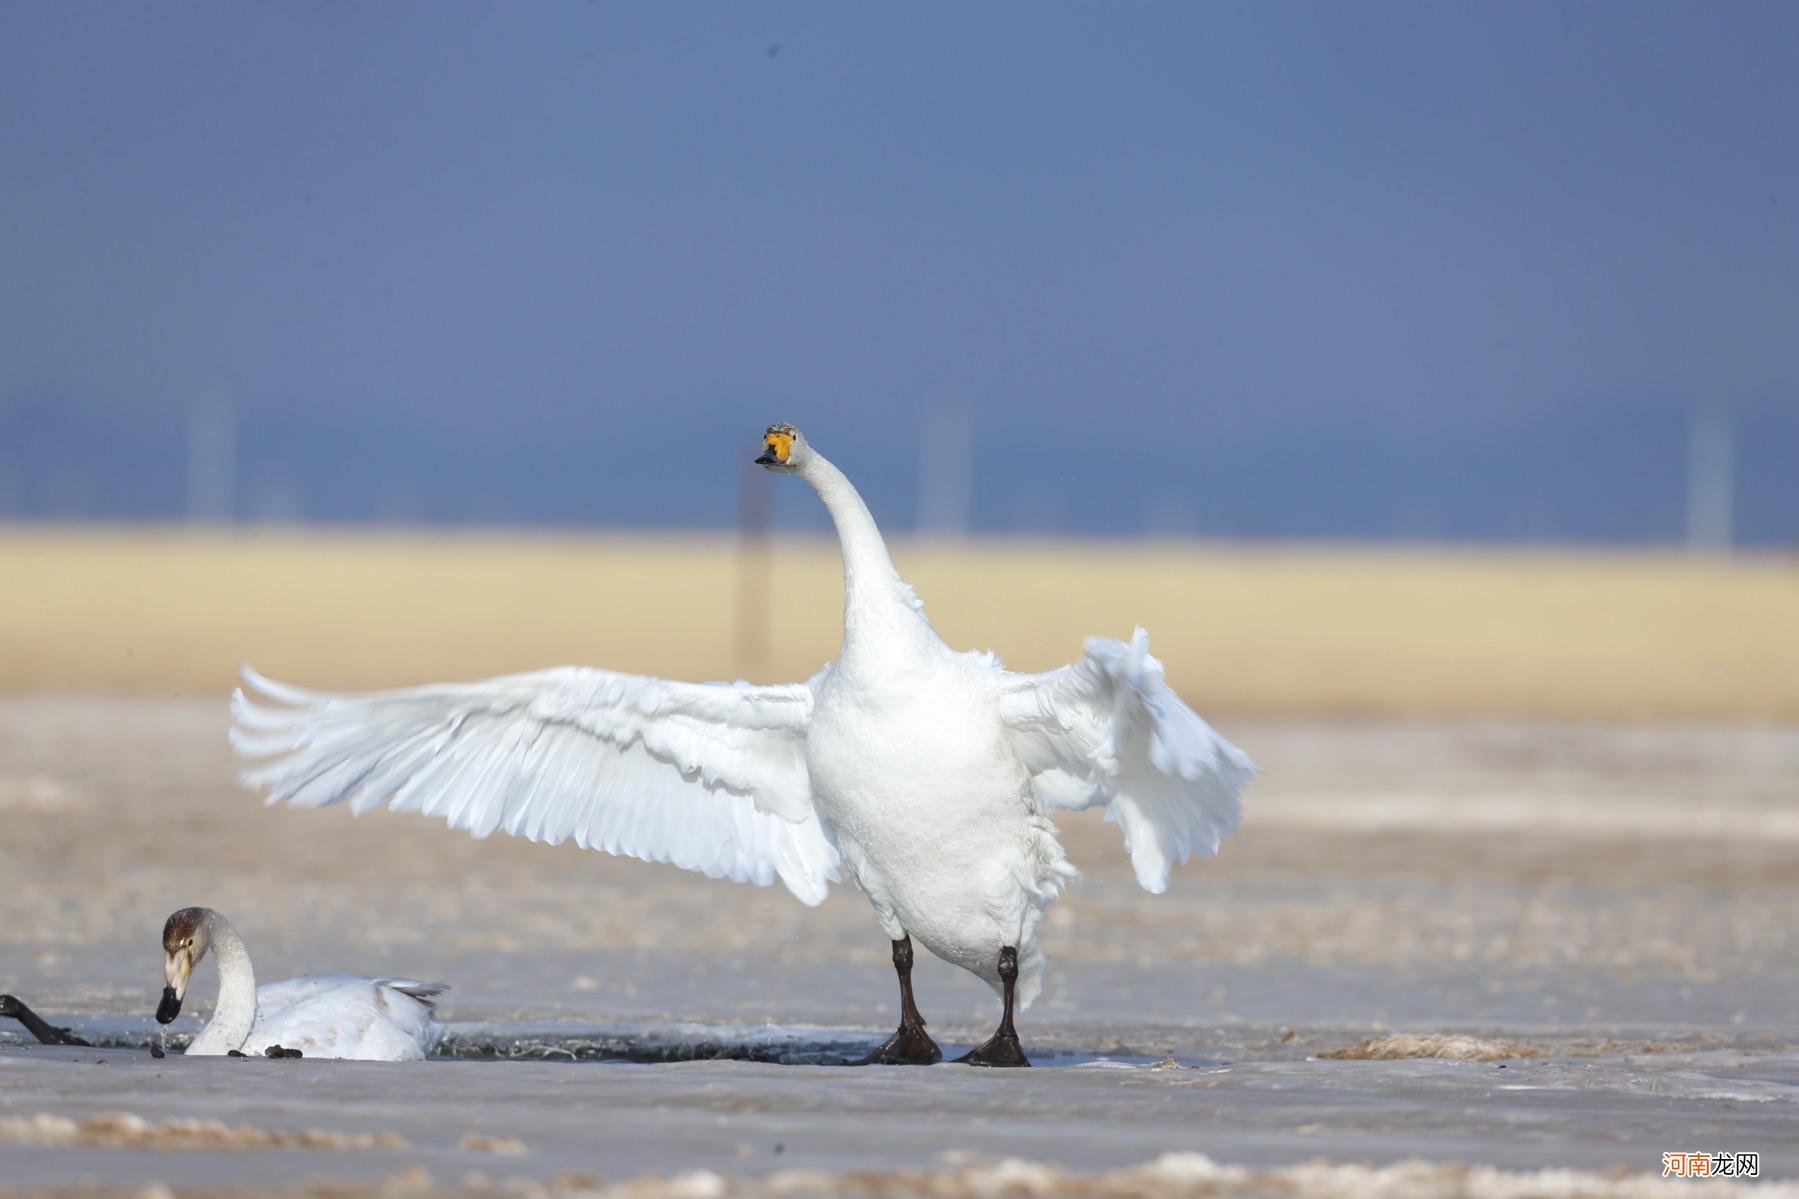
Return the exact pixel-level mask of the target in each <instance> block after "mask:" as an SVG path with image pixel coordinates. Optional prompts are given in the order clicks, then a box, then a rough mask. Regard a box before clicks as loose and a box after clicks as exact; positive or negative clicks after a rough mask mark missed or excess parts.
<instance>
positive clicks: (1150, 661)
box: [1000, 628, 1256, 893]
mask: <svg viewBox="0 0 1799 1199" xmlns="http://www.w3.org/2000/svg"><path fill="white" fill-rule="evenodd" d="M1086 650H1087V654H1086V656H1085V657H1083V658H1082V659H1081V660H1080V661H1078V662H1076V663H1074V664H1072V665H1070V666H1064V667H1062V668H1060V669H1058V670H1052V671H1049V672H1048V673H1045V674H1015V675H1008V676H1007V678H1006V682H1005V685H1004V687H1003V689H1002V692H1001V695H1000V718H1001V719H1002V720H1003V721H1004V722H1005V724H1006V728H1007V730H1008V732H1009V734H1010V736H1011V740H1012V744H1013V746H1014V747H1015V748H1016V750H1017V752H1018V756H1019V758H1020V759H1021V760H1023V762H1024V763H1025V766H1026V767H1027V768H1028V769H1029V770H1030V772H1031V779H1032V786H1033V788H1034V790H1035V791H1036V793H1037V798H1038V800H1039V802H1041V803H1042V804H1043V806H1044V807H1045V808H1048V809H1059V810H1064V811H1074V812H1079V811H1084V810H1085V809H1087V808H1089V807H1092V806H1093V805H1094V804H1104V805H1105V806H1106V808H1107V811H1106V819H1107V820H1108V821H1110V822H1112V823H1114V824H1117V825H1118V826H1119V828H1120V829H1121V830H1122V831H1123V833H1124V843H1125V848H1126V850H1127V851H1128V852H1129V853H1130V855H1131V866H1132V868H1133V869H1134V870H1135V871H1136V874H1137V881H1138V883H1139V884H1141V886H1142V887H1143V889H1144V890H1146V891H1153V892H1157V893H1160V892H1162V891H1165V890H1167V889H1168V876H1169V872H1170V870H1171V869H1172V868H1173V866H1174V864H1175V863H1176V862H1182V863H1184V862H1186V861H1187V860H1188V858H1190V857H1191V856H1192V855H1193V854H1196V853H1197V854H1198V855H1199V856H1201V857H1210V856H1211V855H1212V854H1215V853H1217V852H1218V846H1219V843H1220V842H1221V841H1223V840H1224V838H1225V837H1227V836H1229V835H1230V833H1231V832H1232V831H1234V830H1235V829H1236V827H1237V822H1238V821H1239V820H1240V819H1241V818H1242V815H1243V804H1242V801H1241V800H1240V799H1239V795H1240V793H1241V792H1242V790H1243V787H1244V786H1245V785H1246V784H1247V783H1248V782H1249V780H1250V779H1251V778H1253V777H1254V776H1255V769H1256V768H1255V764H1254V763H1252V762H1251V761H1250V760H1249V758H1248V757H1247V756H1246V755H1244V753H1243V752H1242V751H1241V750H1239V749H1238V748H1237V747H1236V746H1234V745H1232V744H1231V743H1230V742H1229V741H1226V740H1225V739H1224V738H1223V737H1220V736H1219V735H1218V734H1217V733H1216V732H1215V731H1213V729H1212V726H1211V725H1209V724H1207V723H1206V722H1205V721H1204V720H1202V719H1200V717H1199V714H1198V713H1196V712H1194V711H1193V709H1192V708H1189V707H1188V706H1187V705H1186V704H1185V703H1183V702H1182V701H1181V698H1180V696H1178V695H1176V694H1175V693H1174V691H1173V690H1172V689H1170V688H1169V686H1168V684H1167V683H1166V682H1164V681H1163V677H1162V664H1161V663H1160V662H1159V661H1157V660H1156V659H1155V658H1154V657H1152V656H1150V653H1149V634H1148V633H1146V632H1144V631H1143V630H1142V629H1141V628H1139V629H1137V630H1136V632H1135V633H1134V634H1133V635H1132V637H1131V643H1130V644H1129V645H1125V644H1124V643H1123V642H1120V641H1114V640H1112V639H1111V638H1109V637H1091V638H1089V639H1088V640H1087V642H1086Z"/></svg>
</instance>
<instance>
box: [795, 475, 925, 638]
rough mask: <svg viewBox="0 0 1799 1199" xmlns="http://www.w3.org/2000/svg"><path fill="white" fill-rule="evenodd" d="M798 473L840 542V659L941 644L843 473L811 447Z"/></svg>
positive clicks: (879, 531) (859, 497)
mask: <svg viewBox="0 0 1799 1199" xmlns="http://www.w3.org/2000/svg"><path fill="white" fill-rule="evenodd" d="M798 474H799V475H800V477H801V478H803V479H805V480H806V482H808V483H810V484H812V488H813V490H814V491H816V492H818V498H819V499H821V500H823V501H824V505H825V511H827V512H829V513H830V514H831V523H832V524H834V525H836V526H837V540H838V541H839V542H840V543H841V544H842V546H843V659H844V664H845V665H846V666H848V665H849V664H850V663H851V661H852V660H853V659H855V658H857V657H861V656H864V655H866V654H868V653H870V652H873V651H875V650H876V649H877V648H878V647H881V646H896V645H897V646H900V647H905V648H911V647H913V646H915V645H916V644H918V643H919V642H921V641H922V642H924V643H927V644H928V643H935V644H938V645H941V644H942V643H941V642H940V641H938V639H937V635H936V632H935V630H933V629H932V628H931V622H930V621H929V620H927V619H925V615H924V612H923V611H921V610H920V608H919V604H918V597H917V596H916V595H915V594H914V593H913V591H912V588H911V587H909V586H907V584H906V582H905V580H904V579H901V578H900V576H899V571H897V570H895V569H894V568H893V559H892V558H890V557H888V555H887V542H886V541H885V540H883V539H882V537H881V530H880V529H879V528H878V527H876V525H875V518H874V517H873V516H872V515H871V514H870V513H869V511H868V505H867V504H864V503H863V502H862V497H861V496H860V495H858V494H857V492H856V489H855V487H854V486H853V485H852V484H851V483H850V481H849V478H848V477H847V476H846V475H845V474H844V473H843V472H842V471H840V470H838V469H837V468H836V467H835V466H833V465H831V463H830V461H829V460H828V459H827V458H825V457H824V455H822V454H820V453H818V452H817V451H816V450H813V451H811V452H810V453H808V454H807V456H806V459H805V461H804V463H803V464H802V465H801V466H800V468H799V470H798Z"/></svg>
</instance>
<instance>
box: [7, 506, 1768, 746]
mask: <svg viewBox="0 0 1799 1199" xmlns="http://www.w3.org/2000/svg"><path fill="white" fill-rule="evenodd" d="M895 555H896V558H897V560H898V563H899V566H900V569H901V571H902V573H904V574H905V575H906V576H907V578H909V579H910V580H911V581H912V582H913V583H914V584H915V585H916V586H917V588H918V590H919V593H920V594H921V595H922V596H923V597H924V599H925V601H926V603H927V605H928V607H929V610H930V613H931V616H932V619H933V620H934V621H935V622H936V624H937V627H938V628H939V630H941V632H942V633H943V635H944V636H945V638H946V639H948V640H949V641H950V642H951V643H952V644H955V645H961V646H969V647H985V648H991V649H993V650H995V651H996V652H998V653H999V654H1000V655H1001V656H1002V657H1003V658H1004V659H1005V660H1006V661H1007V662H1008V664H1010V665H1012V666H1013V667H1015V668H1018V669H1042V668H1047V667H1050V666H1054V665H1057V664H1060V663H1062V662H1066V661H1068V660H1069V659H1070V658H1072V657H1073V656H1074V655H1076V654H1077V653H1078V652H1079V645H1080V639H1081V638H1082V637H1083V636H1087V635H1091V634H1109V635H1112V636H1128V635H1129V633H1130V630H1131V626H1132V624H1133V623H1141V624H1143V625H1144V626H1145V627H1147V628H1148V629H1149V630H1150V631H1151V633H1152V637H1153V646H1154V650H1155V652H1156V654H1157V655H1158V656H1160V657H1161V658H1162V659H1163V660H1164V661H1165V662H1166V663H1167V665H1168V671H1169V675H1170V678H1171V680H1172V681H1173V682H1174V684H1175V685H1176V687H1177V688H1179V689H1180V690H1181V691H1182V693H1183V694H1184V695H1186V696H1187V697H1189V698H1190V699H1191V700H1192V701H1193V702H1194V703H1195V705H1196V706H1198V707H1200V708H1201V710H1203V711H1207V712H1213V713H1221V714H1225V715H1259V716H1282V715H1355V716H1382V717H1393V716H1400V717H1450V718H1479V717H1491V718H1533V717H1534V718H1544V719H1574V720H1587V721H1601V722H1624V721H1640V720H1653V721H1675V720H1679V721H1707V722H1717V721H1724V722H1732V723H1739V722H1776V723H1792V722H1794V721H1799V561H1796V560H1794V559H1791V558H1774V557H1766V558H1754V557H1751V558H1740V559H1736V560H1730V561H1721V560H1704V559H1695V558H1691V557H1688V556H1685V555H1682V554H1678V553H1673V552H1667V553H1629V554H1627V553H1619V552H1598V551H1558V552H1548V551H1516V550H1480V551H1476V550H1447V549H1444V550H1437V549H1422V548H1411V549H1372V548H1320V547H1306V546H1294V547H1279V548H1273V547H1243V546H1233V545H1224V544H1198V543H1190V544H1189V543H1166V542H1164V543H1157V544H1148V543H1140V542H1133V543H1123V544H1102V543H1093V542H1084V543H1083V542H1074V543H1053V544H1052V543H1034V544H1033V543H1016V542H974V543H968V544H959V545H944V544H940V543H912V544H908V543H904V542H902V543H900V544H898V545H897V546H896V549H895ZM838 569H839V567H838V556H837V549H836V546H835V544H834V543H833V542H831V541H829V540H826V539H822V538H814V537H786V538H782V539H780V540H778V541H777V543H776V544H775V546H774V548H773V549H772V550H771V551H770V552H769V553H768V554H767V555H760V554H746V553H745V552H744V551H743V550H742V549H741V548H740V547H739V545H738V544H737V543H736V542H734V541H732V540H731V539H729V538H724V537H717V536H700V535H695V536H659V537H650V536H625V535H552V534H542V533H506V532H488V533H479V534H463V533H421V532H412V533H385V532H384V533H357V532H347V531H327V532H300V531H288V530H283V531H246V532H239V533H222V532H221V533H208V534H196V533H190V532H185V531H179V530H117V529H101V530H80V529H76V530H17V529H15V530H10V531H0V579H3V580H4V582H5V585H4V587H3V588H0V647H3V649H4V652H3V653H0V688H3V689H8V690H13V691H31V692H100V691H105V692H118V691H133V692H147V693H161V692H187V693H205V692H208V691H212V692H219V691H223V690H224V689H226V688H227V687H228V686H229V685H230V682H231V677H232V674H233V671H234V670H235V669H236V667H237V666H238V664H239V663H240V662H245V661H248V662H253V663H255V665H256V666H257V667H258V668H259V669H262V670H264V671H265V672H268V673H270V674H272V675H275V676H277V677H281V678H285V679H289V680H293V681H296V682H301V683H306V684H313V685H318V686H323V687H380V686H393V685H398V684H404V683H414V682H423V681H431V680H448V679H454V678H468V677H479V676H485V675H491V674H499V673H508V672H512V671H520V670H528V669H534V668H537V667H542V666H550V665H558V664H563V663H571V662H578V663H590V664H597V665H605V666H609V667H612V668H615V669H619V670H627V671H636V672H643V673H653V674H660V675H668V676H672V677H677V678H693V679H706V678H719V677H727V676H743V677H749V678H753V679H758V680H778V679H801V678H805V677H807V676H808V675H809V674H810V673H811V672H813V671H814V670H816V669H817V668H818V667H819V665H821V664H822V663H823V662H825V661H826V660H827V659H829V658H830V657H831V656H832V655H833V653H834V652H835V650H836V644H837V636H838V627H839V625H838V619H839V612H838V605H839V603H840V602H841V594H842V592H841V585H840V583H839V579H838ZM758 597H760V598H758ZM746 605H747V608H746ZM746 610H747V612H748V613H749V615H748V616H745V615H743V614H742V613H743V612H745V611H746ZM758 613H759V614H760V615H758Z"/></svg>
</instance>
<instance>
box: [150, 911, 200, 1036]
mask: <svg viewBox="0 0 1799 1199" xmlns="http://www.w3.org/2000/svg"><path fill="white" fill-rule="evenodd" d="M209 914H210V913H208V912H207V910H206V909H205V908H182V909H181V910H180V911H179V912H176V913H175V914H174V915H173V916H170V917H169V919H168V922H167V923H165V924H164V925H163V926H162V954H163V961H162V977H163V982H164V984H165V985H164V987H163V989H162V1002H161V1003H159V1004H157V1005H156V1019H157V1022H158V1023H160V1024H167V1023H168V1022H169V1021H171V1020H173V1019H174V1018H175V1017H176V1016H179V1015H180V1014H181V1001H182V999H183V998H185V997H186V996H187V979H188V976H189V975H190V974H192V973H193V972H194V967H195V966H198V965H199V964H200V959H201V958H203V957H205V956H206V951H207V950H208V949H210V948H212V932H211V930H210V929H209V928H208V927H207V920H206V917H207V916H208V915H209Z"/></svg>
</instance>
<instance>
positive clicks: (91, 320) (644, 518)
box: [0, 2, 1799, 545]
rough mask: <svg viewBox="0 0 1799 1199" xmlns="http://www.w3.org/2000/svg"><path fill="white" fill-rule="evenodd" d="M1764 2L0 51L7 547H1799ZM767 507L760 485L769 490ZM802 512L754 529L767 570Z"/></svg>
mask: <svg viewBox="0 0 1799 1199" xmlns="http://www.w3.org/2000/svg"><path fill="white" fill-rule="evenodd" d="M1796 46H1799V7H1795V6H1792V5H1781V4H1767V5H1755V4H1730V3H1726V4H1719V5H1696V4H1637V3H1633V4H1608V5H1593V4H1582V3H1575V2H1569V3H1562V4H1555V3H1544V4H1504V5H1502V4H1481V5H1451V4H1372V5H1363V4H1358V5H1348V4H1316V5H1278V4H1228V5H1227V4H1168V5H1156V4H1142V5H1131V6H1116V5H1098V4H1080V5H1073V4H1060V5H1038V4H1028V5H1027V4H982V5H933V4H917V3H906V4H817V5H783V4H758V5H723V4H718V5H701V4H680V5H638V6H622V5H610V4H567V5H555V4H538V5H530V6H521V5H500V4H453V3H434V4H413V5H408V4H384V5H362V4H352V3H337V2H322V3H310V4H293V5H277V4H242V3H231V4H225V3H220V4H198V3H188V4H171V5H155V6H151V5H132V4H123V3H120V4H110V5H93V4H82V3H54V4H51V3H28V2H21V3H14V4H11V5H9V6H8V7H7V9H6V11H5V14H4V36H0V174H3V179H4V185H3V186H0V328H4V329H5V330H6V336H5V339H4V343H3V344H4V348H3V349H0V421H4V424H5V426H6V428H7V431H8V436H7V437H6V438H5V439H4V440H5V443H6V444H5V445H4V446H0V511H12V512H14V513H19V514H24V515H28V516H30V515H43V514H51V513H64V514H76V515H80V514H87V515H101V516H118V515H128V516H148V517H171V516H175V515H178V514H179V513H180V512H181V511H182V508H183V504H184V502H185V501H184V495H185V492H184V483H183V479H184V475H185V465H186V450H185V437H186V427H187V421H188V412H189V409H190V407H191V405H192V404H193V403H194V402H195V399H196V397H199V396H208V395H210V396H223V397H228V398H229V399H230V401H231V403H233V404H234V405H235V406H236V408H237V411H238V414H239V415H238V420H239V426H238V444H239V447H240V455H241V466H240V479H239V488H238V492H239V501H238V502H239V507H240V511H241V512H242V513H243V514H244V515H246V516H249V515H255V514H257V513H260V512H293V511H298V512H299V513H301V514H303V515H306V516H309V517H312V518H317V519H335V520H342V519H367V518H371V517H381V516H387V517H396V518H406V519H426V520H433V521H442V522H448V523H457V522H463V521H470V520H506V521H543V522H554V523H576V524H624V525H645V526H664V525H682V526H700V525H715V524H728V523H730V522H731V521H732V520H734V519H735V516H736V512H737V504H738V496H739V493H740V488H741V475H740V471H741V467H742V462H743V459H745V458H746V457H747V456H750V455H751V454H753V452H754V445H755V441H756V436H757V433H758V432H759V430H760V428H761V427H762V426H763V425H765V424H767V423H768V422H769V421H772V420H791V421H793V422H795V423H797V424H799V425H800V426H801V427H802V428H804V429H805V430H806V431H807V433H808V435H809V436H810V437H811V438H812V440H813V441H814V442H815V443H816V444H818V445H819V446H820V447H821V448H822V449H823V450H824V451H825V452H826V453H828V454H830V455H831V456H832V457H833V458H834V459H836V460H837V461H838V462H839V463H840V464H841V465H843V466H844V467H845V468H846V469H847V470H848V471H849V472H850V473H851V475H852V477H854V478H855V479H856V480H857V482H858V483H859V484H860V485H861V486H862V487H863V488H864V490H865V492H866V493H867V494H868V496H869V499H870V502H871V505H872V506H873V507H874V508H875V509H876V513H877V516H879V517H881V518H882V519H883V520H884V521H885V522H886V523H888V524H890V525H892V526H894V527H896V528H904V527H907V526H908V525H910V524H911V523H912V522H913V521H914V519H915V516H916V513H917V510H918V496H917V490H918V478H919V470H920V466H919V461H920V455H921V454H922V453H928V452H931V448H932V444H933V440H934V439H935V438H940V437H942V436H945V435H946V430H947V435H953V436H956V437H960V436H961V434H960V433H958V432H956V430H957V428H958V426H957V425H956V423H955V422H953V421H940V422H936V423H933V422H932V421H931V420H930V419H929V414H930V413H931V412H932V411H934V410H943V409H955V408H965V409H966V410H968V412H969V413H970V428H971V432H970V433H969V434H968V436H970V437H971V438H972V443H973V462H974V465H975V479H974V485H973V497H972V507H973V520H974V523H975V525H976V527H977V528H980V529H987V530H993V531H1004V530H1008V529H1024V530H1029V531H1033V532H1080V533H1089V534H1102V535H1113V534H1132V533H1136V532H1140V531H1142V530H1144V529H1145V528H1155V529H1159V530H1168V531H1188V532H1198V533H1206V534H1213V535H1222V536H1262V535H1275V536H1352V537H1380V536H1390V535H1396V536H1408V537H1457V538H1461V537H1467V538H1503V537H1524V538H1533V539H1541V538H1573V539H1579V540H1623V541H1644V540H1650V541H1653V540H1667V539H1671V538H1675V537H1677V536H1678V535H1679V533H1680V530H1681V528H1682V519H1683V518H1682V505H1683V496H1682V488H1683V486H1684V471H1685V462H1686V450H1685V445H1684V438H1685V430H1686V420H1687V414H1688V412H1689V411H1690V410H1691V408H1692V406H1693V405H1694V404H1695V403H1698V402H1701V401H1706V400H1710V401H1715V402H1718V403H1722V404H1725V405H1727V406H1728V407H1729V409H1730V411H1731V413H1732V417H1733V421H1734V424H1735V427H1736V429H1737V432H1738V435H1739V436H1738V465H1739V479H1738V492H1737V500H1738V511H1739V527H1740V529H1741V531H1742V534H1743V535H1744V537H1745V538H1746V539H1747V540H1750V541H1752V542H1755V543H1760V544H1783V545H1792V544H1795V543H1799V472H1794V471H1792V470H1791V468H1790V467H1789V466H1788V465H1787V463H1788V461H1789V460H1790V459H1791V458H1792V457H1793V456H1794V451H1795V450H1799V335H1796V334H1799V137H1795V135H1794V114H1795V113H1799V76H1796V74H1795V72H1794V71H1793V70H1792V69H1791V64H1792V55H1793V50H1794V47H1796ZM792 490H793V489H790V488H784V489H783V491H784V492H787V491H792ZM805 498H807V497H803V496H794V495H783V497H782V500H781V504H782V518H783V520H785V521H790V522H793V523H796V524H797V523H806V522H812V521H816V519H817V514H816V513H815V512H814V510H813V508H812V506H810V505H806V504H804V503H803V501H804V499H805Z"/></svg>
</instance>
